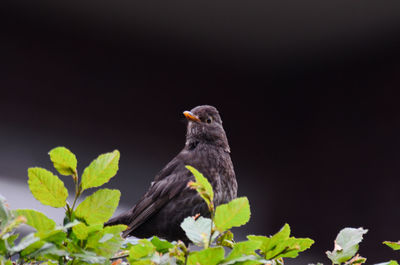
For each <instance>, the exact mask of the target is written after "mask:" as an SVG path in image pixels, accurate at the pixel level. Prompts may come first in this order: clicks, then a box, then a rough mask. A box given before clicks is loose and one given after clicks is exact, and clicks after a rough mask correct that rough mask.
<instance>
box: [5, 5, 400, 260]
mask: <svg viewBox="0 0 400 265" xmlns="http://www.w3.org/2000/svg"><path fill="white" fill-rule="evenodd" d="M0 23H1V33H0V34H1V42H0V88H1V94H0V115H1V116H0V193H5V194H6V195H9V196H8V197H10V196H14V197H12V198H13V200H15V201H11V199H10V198H9V200H10V204H11V205H12V206H13V205H14V206H20V205H22V206H25V207H27V206H29V205H30V201H33V200H34V199H33V197H32V196H31V195H30V194H29V191H28V189H27V185H26V179H27V176H26V169H27V168H28V167H30V166H42V167H47V168H50V167H51V164H50V162H49V159H48V156H47V152H48V151H49V150H50V149H51V148H53V147H55V146H59V145H63V146H66V147H68V148H69V149H71V150H72V151H73V152H74V153H75V154H77V157H78V161H79V165H78V166H79V167H80V170H83V168H84V167H85V166H86V165H87V164H88V163H89V162H90V161H91V160H92V159H94V158H95V157H96V156H97V155H98V154H100V153H104V152H108V151H112V150H114V149H119V150H120V152H121V160H120V170H119V173H118V175H117V177H116V178H114V179H113V180H112V181H111V183H110V184H108V186H109V187H114V188H118V189H120V190H121V192H122V198H121V205H122V206H124V205H125V207H129V205H132V204H133V203H134V202H135V201H136V200H137V199H138V198H139V197H140V196H141V195H142V193H143V192H144V191H145V190H146V189H147V187H148V185H149V183H150V181H151V180H152V178H153V176H154V175H155V174H156V173H157V172H158V171H159V170H160V169H161V168H162V167H163V166H164V165H165V164H166V163H167V162H168V161H169V160H170V159H172V157H173V156H175V155H176V154H177V153H178V152H179V151H180V149H181V148H182V147H183V144H184V137H185V123H184V122H182V121H183V116H182V111H184V110H188V109H191V108H192V107H194V106H196V105H199V104H211V105H214V106H216V107H217V108H218V109H219V111H220V113H221V115H222V118H223V120H224V127H225V130H226V131H227V135H228V138H229V141H230V145H231V149H232V159H233V162H234V165H235V169H236V173H237V178H238V182H239V195H240V196H247V197H248V198H249V200H250V203H251V207H252V219H251V221H250V223H249V224H248V225H247V226H246V227H244V228H242V229H238V230H237V233H238V234H242V235H243V234H267V235H269V234H273V233H275V232H276V231H277V230H278V229H279V228H280V227H282V226H283V224H284V223H285V222H287V223H289V224H290V225H291V227H292V232H293V235H295V236H298V237H310V238H313V239H314V240H315V241H316V244H315V245H314V246H313V247H312V249H311V250H309V251H308V252H306V253H308V254H304V255H302V256H303V257H306V258H307V259H306V260H304V262H303V263H302V264H305V263H306V262H314V263H316V262H317V261H321V262H324V263H326V264H329V261H328V260H327V258H326V257H325V256H324V252H325V251H326V250H331V249H332V248H333V240H334V238H335V236H336V234H337V232H338V231H339V230H340V229H341V228H344V227H346V226H351V227H359V226H363V227H364V228H368V229H369V232H368V234H367V235H366V237H365V240H364V242H363V243H362V244H361V248H360V253H361V254H362V255H364V256H366V257H367V258H368V259H369V260H368V261H369V262H368V263H370V264H371V263H374V262H381V261H385V260H389V259H390V258H397V259H399V256H398V255H396V254H397V253H394V252H393V251H391V250H390V249H389V248H388V247H385V246H383V245H382V244H381V242H382V241H383V240H393V241H394V240H398V239H400V211H399V201H400V195H399V192H398V191H399V187H400V174H399V172H400V164H399V160H400V154H399V150H400V141H399V135H400V118H399V115H400V109H399V107H398V105H399V104H398V102H399V99H400V98H399V97H398V93H397V90H398V86H399V84H400V75H399V74H400V53H399V47H400V46H399V45H400V34H399V33H400V2H399V1H397V0H396V1H395V0H393V1H372V0H363V1H348V0H336V1H320V0H312V1H311V0H310V1H297V0H292V1H281V0H279V1H278V0H276V1H253V0H252V1H243V2H242V1H236V0H231V1H225V0H219V1H143V2H141V3H136V2H134V1H102V0H98V1H64V2H60V1H50V0H49V1H10V2H7V1H3V2H2V8H1V9H0ZM66 181H67V182H68V181H69V180H66ZM70 182H71V181H70ZM6 183H8V184H7V185H8V186H7V185H6ZM9 183H16V187H23V188H22V191H19V190H17V189H16V190H12V189H9V188H5V187H9V185H10V184H9ZM2 187H3V188H2ZM13 187H14V186H13ZM18 199H20V202H17V201H18ZM26 205H27V206H26ZM46 209H48V210H49V211H50V209H49V208H46ZM45 211H46V210H45Z"/></svg>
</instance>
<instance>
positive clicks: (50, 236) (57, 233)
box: [36, 227, 67, 245]
mask: <svg viewBox="0 0 400 265" xmlns="http://www.w3.org/2000/svg"><path fill="white" fill-rule="evenodd" d="M36 236H38V237H39V238H40V239H41V240H44V241H47V242H52V243H54V244H56V245H61V243H62V242H63V241H64V239H65V238H66V237H67V234H66V232H64V231H63V228H62V227H58V228H56V229H55V230H50V231H40V232H37V233H36Z"/></svg>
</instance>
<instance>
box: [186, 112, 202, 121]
mask: <svg viewBox="0 0 400 265" xmlns="http://www.w3.org/2000/svg"><path fill="white" fill-rule="evenodd" d="M183 115H185V117H186V119H188V121H200V119H199V117H197V116H196V115H194V114H193V113H192V112H190V111H184V112H183Z"/></svg>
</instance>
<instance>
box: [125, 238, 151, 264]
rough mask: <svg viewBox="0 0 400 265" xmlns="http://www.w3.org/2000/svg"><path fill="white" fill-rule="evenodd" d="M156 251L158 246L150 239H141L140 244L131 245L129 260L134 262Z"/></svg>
mask: <svg viewBox="0 0 400 265" xmlns="http://www.w3.org/2000/svg"><path fill="white" fill-rule="evenodd" d="M155 251H156V247H155V246H153V244H152V243H151V242H150V241H149V240H147V239H141V240H139V242H138V244H136V245H133V246H131V248H130V249H129V257H128V260H129V262H130V263H132V262H134V261H136V260H138V259H141V258H144V257H149V256H151V255H153V253H154V252H155Z"/></svg>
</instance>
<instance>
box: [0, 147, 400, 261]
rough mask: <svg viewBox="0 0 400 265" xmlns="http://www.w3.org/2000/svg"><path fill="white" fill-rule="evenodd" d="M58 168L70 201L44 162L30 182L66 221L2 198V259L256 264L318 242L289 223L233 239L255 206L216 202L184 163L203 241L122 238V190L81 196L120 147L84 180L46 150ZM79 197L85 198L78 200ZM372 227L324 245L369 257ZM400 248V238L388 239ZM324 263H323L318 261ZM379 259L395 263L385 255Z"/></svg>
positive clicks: (71, 159)
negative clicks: (116, 218) (117, 217)
mask: <svg viewBox="0 0 400 265" xmlns="http://www.w3.org/2000/svg"><path fill="white" fill-rule="evenodd" d="M49 155H50V160H51V161H52V162H53V165H54V168H55V169H56V171H57V172H58V173H59V174H60V175H62V176H70V177H71V178H72V181H73V182H74V184H75V190H74V192H73V194H74V196H73V200H72V203H71V202H69V201H68V200H67V198H68V194H69V193H68V190H67V189H66V188H65V185H64V181H63V180H61V179H60V178H59V177H58V176H57V175H55V174H53V173H52V172H51V171H48V170H46V169H43V168H39V167H33V168H29V169H28V185H29V189H30V190H31V192H32V194H33V196H34V197H35V198H36V199H37V200H39V201H40V202H41V203H42V204H44V205H49V206H51V207H55V208H64V210H65V218H64V222H63V224H62V225H60V224H57V223H56V222H55V221H54V220H52V219H50V218H48V217H47V216H46V215H45V214H43V213H41V212H38V211H36V210H33V209H18V210H10V209H9V207H8V205H7V203H6V200H5V198H3V197H2V196H0V265H12V264H14V263H13V261H12V260H14V261H16V262H17V263H19V264H24V263H25V264H34V263H42V264H48V265H51V264H66V265H81V264H82V265H84V264H110V265H118V264H121V265H125V264H132V265H134V264H136V265H140V264H160V265H164V264H171V265H174V264H187V265H197V264H200V265H202V264H204V265H214V264H215V265H217V264H220V265H235V264H237V265H239V264H240V265H256V264H270V265H277V264H283V259H286V258H296V257H297V256H298V255H299V253H300V252H303V251H305V250H307V249H308V248H310V247H311V245H312V244H313V243H314V241H313V240H312V239H309V238H296V237H293V236H291V229H290V226H289V225H288V224H285V225H284V226H283V227H282V228H281V229H280V230H279V231H278V232H277V233H276V234H274V235H272V236H263V235H248V236H247V240H245V241H242V242H235V240H234V235H233V233H232V231H231V230H230V229H232V228H234V227H240V226H243V225H245V224H246V223H247V222H248V221H249V219H250V204H249V201H248V199H247V198H246V197H240V198H237V199H234V200H232V201H230V202H229V203H226V204H222V205H217V206H216V205H215V204H214V193H213V190H212V186H211V184H210V183H209V181H208V180H207V178H206V177H205V176H203V175H202V174H201V173H200V172H199V171H197V170H196V169H195V168H193V167H191V166H187V169H188V170H189V171H190V172H191V173H192V174H193V176H194V179H195V181H191V182H189V183H188V187H189V188H192V189H195V190H196V191H197V192H198V194H199V196H201V198H203V199H204V202H205V203H206V204H207V206H208V209H209V211H210V218H205V217H203V216H199V215H196V216H188V217H187V218H185V219H184V221H183V222H182V224H181V228H182V229H183V230H184V231H185V233H186V236H187V237H188V238H189V240H190V241H191V242H192V243H193V244H195V245H197V246H199V247H200V249H199V250H196V251H195V250H190V249H189V246H187V245H185V244H184V243H183V242H181V241H178V242H168V241H166V240H163V239H161V238H158V237H156V236H154V237H152V238H149V239H133V238H128V239H126V240H124V239H122V238H121V236H120V234H121V232H122V231H124V230H125V229H126V226H125V225H114V226H107V227H104V225H103V224H104V222H106V221H107V220H108V219H109V218H110V217H111V216H112V215H113V213H114V211H115V209H116V208H117V206H118V202H119V199H120V192H119V191H118V190H111V189H107V188H102V189H98V190H96V191H94V192H92V193H91V194H89V195H87V196H86V197H84V198H83V200H82V194H83V192H84V191H86V190H88V189H90V188H96V187H100V186H102V185H103V184H105V183H107V182H108V181H109V180H110V179H111V178H112V177H114V176H115V175H116V173H117V171H118V162H119V157H120V154H119V152H118V151H117V150H115V151H113V152H110V153H106V154H102V155H100V156H98V157H97V158H96V159H95V160H93V161H92V162H91V163H90V165H89V166H87V167H86V168H85V169H84V170H83V174H82V177H81V178H80V177H79V175H78V170H77V164H78V163H77V159H76V156H75V155H74V154H73V153H72V152H71V151H70V150H68V149H67V148H65V147H56V148H54V149H52V150H51V151H50V152H49ZM78 201H81V202H80V203H78ZM23 224H25V225H29V226H31V227H32V228H33V229H34V230H35V231H34V232H32V233H29V234H27V235H25V236H24V237H22V238H19V235H18V234H17V233H16V228H17V227H19V226H21V225H23ZM366 233H367V230H365V229H362V228H358V229H355V228H345V229H343V230H342V231H340V232H339V234H338V236H337V238H336V240H335V245H334V249H333V250H332V251H327V256H328V258H329V259H330V260H331V261H332V263H333V264H345V265H357V264H362V263H365V262H366V259H365V258H363V257H361V256H360V255H359V254H357V252H358V249H359V243H360V242H361V241H362V239H363V235H364V234H366ZM384 244H385V245H387V246H389V247H391V248H392V249H394V250H400V242H389V241H385V242H384ZM318 264H319V265H322V264H321V263H318ZM376 265H398V263H397V261H388V262H384V263H380V264H376Z"/></svg>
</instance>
